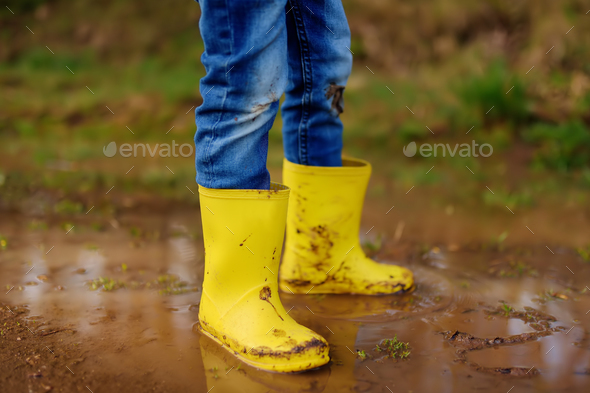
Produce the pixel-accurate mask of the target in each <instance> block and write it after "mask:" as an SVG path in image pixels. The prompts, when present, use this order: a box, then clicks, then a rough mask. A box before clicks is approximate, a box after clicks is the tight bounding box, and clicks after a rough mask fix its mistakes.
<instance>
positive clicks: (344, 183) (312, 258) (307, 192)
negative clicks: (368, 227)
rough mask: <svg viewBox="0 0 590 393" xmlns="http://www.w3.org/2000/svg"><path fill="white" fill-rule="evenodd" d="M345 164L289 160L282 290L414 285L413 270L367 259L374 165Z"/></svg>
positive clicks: (369, 290) (366, 290) (395, 289)
mask: <svg viewBox="0 0 590 393" xmlns="http://www.w3.org/2000/svg"><path fill="white" fill-rule="evenodd" d="M342 164H343V166H342V167H313V166H305V165H298V164H293V163H291V162H289V161H287V160H285V161H284V164H283V181H284V182H285V184H287V185H288V186H289V187H290V188H291V190H292V191H291V193H292V194H291V199H290V201H289V213H288V217H287V240H286V242H285V256H284V258H283V264H282V265H281V275H280V276H281V277H280V279H281V282H280V283H281V290H283V291H284V292H293V293H312V294H313V293H339V294H340V293H355V294H365V295H378V294H391V293H401V292H406V291H409V290H411V289H412V287H413V283H414V281H413V276H412V272H411V271H409V270H408V269H406V268H404V267H401V266H395V265H387V264H381V263H377V262H375V261H373V260H371V259H370V258H367V257H366V256H365V254H364V252H363V250H362V249H361V246H360V242H359V237H358V233H359V227H360V220H361V212H362V207H363V201H364V198H365V191H366V189H367V184H368V182H369V178H370V176H371V165H370V164H369V163H368V162H366V161H362V160H357V159H343V160H342Z"/></svg>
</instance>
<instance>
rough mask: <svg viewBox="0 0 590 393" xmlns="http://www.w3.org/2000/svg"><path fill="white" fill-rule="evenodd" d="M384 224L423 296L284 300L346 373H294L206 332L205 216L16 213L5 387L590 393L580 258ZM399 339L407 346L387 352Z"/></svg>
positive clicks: (6, 302) (8, 224) (589, 295)
mask: <svg viewBox="0 0 590 393" xmlns="http://www.w3.org/2000/svg"><path fill="white" fill-rule="evenodd" d="M367 216H368V217H369V218H371V214H368V215H367ZM369 218H366V219H367V220H368V219H369ZM64 221H67V222H65V223H64ZM367 224H368V222H367ZM371 225H376V229H374V230H373V233H389V235H388V236H389V237H385V238H384V239H383V242H382V245H380V246H379V247H375V246H374V244H373V245H371V246H369V247H368V248H369V249H370V251H371V252H372V253H373V254H374V255H375V258H376V259H378V260H382V261H388V260H389V261H392V260H403V261H404V264H406V265H407V266H409V267H410V268H411V269H412V270H413V271H414V272H415V276H416V277H417V289H416V291H415V292H413V293H411V294H406V295H403V296H379V297H367V296H331V295H328V296H318V295H313V296H295V295H291V294H282V295H281V298H282V300H283V302H284V304H285V307H286V309H290V308H291V307H293V309H292V311H291V315H292V316H293V317H294V318H295V319H296V320H297V321H299V322H300V323H302V324H303V325H305V326H308V327H310V328H312V329H314V330H316V331H318V332H319V333H321V334H322V335H323V336H324V337H326V338H327V340H328V341H329V343H330V345H331V357H332V362H331V363H330V364H329V365H328V366H326V367H323V368H321V369H318V370H316V371H311V372H307V373H303V374H298V375H279V374H271V373H266V372H261V371H257V370H255V369H252V368H251V367H249V366H246V365H244V364H241V363H240V362H239V361H238V360H236V359H235V358H234V357H233V356H231V355H229V354H228V353H227V352H225V351H224V350H222V349H221V348H219V347H218V345H216V344H215V343H213V342H212V341H210V340H209V339H207V338H205V337H202V336H200V335H199V334H198V333H196V332H194V331H193V324H194V323H195V321H196V319H197V313H198V305H199V299H200V282H201V280H202V271H203V251H202V240H201V234H200V221H199V212H198V211H197V210H187V209H180V208H177V209H172V210H171V211H167V212H165V213H160V212H157V211H156V212H150V211H147V212H137V211H130V212H128V213H122V214H119V215H118V216H117V217H116V218H104V217H102V216H101V215H92V214H88V215H79V217H78V216H76V218H75V219H70V220H61V219H47V220H45V221H44V220H43V219H42V218H39V217H36V218H35V217H32V216H27V215H22V214H12V213H10V214H9V213H3V214H2V220H1V221H0V233H1V234H2V235H3V237H4V238H5V241H6V242H7V243H6V247H5V250H3V251H2V252H0V277H1V279H0V284H1V285H3V288H4V289H3V291H2V292H1V293H0V303H1V304H2V311H1V312H0V317H1V318H2V321H1V322H2V323H1V324H0V325H3V326H0V329H1V330H2V331H1V336H0V343H1V344H0V345H1V346H2V361H1V362H0V374H1V375H0V385H2V386H3V387H2V389H0V390H2V391H28V392H46V391H64V392H66V391H67V392H70V391H79V392H83V391H91V392H93V393H100V392H111V391H117V392H132V391H133V392H136V391H155V392H181V391H191V392H209V391H212V392H248V393H253V392H337V391H338V392H341V391H344V392H347V391H357V392H426V391H428V392H471V391H478V392H509V391H510V392H514V393H516V392H531V391H536V392H556V391H557V392H559V391H568V392H582V391H587V388H588V386H590V338H589V335H588V318H589V317H590V315H589V314H588V311H589V310H590V289H589V288H588V287H587V286H590V272H589V269H588V268H587V267H588V265H587V262H584V261H583V259H582V258H581V257H580V256H579V255H578V254H577V253H576V252H575V250H574V249H573V248H568V247H565V246H564V247H557V248H555V249H553V250H552V251H551V253H550V252H548V251H547V249H546V248H545V247H544V246H543V245H527V246H526V247H515V246H510V245H508V246H506V247H498V246H497V245H492V246H490V245H489V244H487V243H486V242H487V240H485V241H484V240H481V239H480V242H479V243H478V242H477V239H475V240H473V237H471V238H470V242H469V244H460V243H457V244H455V243H453V244H448V242H442V243H440V244H438V245H437V244H436V242H432V243H431V245H429V246H427V247H426V246H425V245H424V243H423V242H418V241H416V240H413V239H415V237H413V236H414V235H412V233H411V232H410V233H408V232H406V233H404V235H403V236H401V235H400V234H399V223H398V222H397V221H396V220H394V221H392V222H385V221H383V220H381V221H380V223H379V222H378V223H377V224H373V223H371ZM371 225H368V226H366V228H364V229H369V228H370V227H371ZM72 227H73V228H72ZM396 229H397V230H396ZM380 231H381V232H380ZM441 233H442V232H441ZM468 235H470V234H469V233H466V234H465V237H466V238H468V237H469V236H468ZM486 239H487V237H486ZM369 240H371V239H369ZM371 241H374V239H373V240H371ZM570 269H571V270H572V271H574V272H575V273H572V272H570ZM384 339H394V340H395V341H393V342H397V343H402V344H404V346H400V348H401V350H400V351H398V352H395V351H394V353H389V352H388V351H386V350H381V351H378V350H376V346H377V345H378V344H380V343H381V347H384V344H383V340H384ZM400 345H401V344H400ZM402 350H403V351H402Z"/></svg>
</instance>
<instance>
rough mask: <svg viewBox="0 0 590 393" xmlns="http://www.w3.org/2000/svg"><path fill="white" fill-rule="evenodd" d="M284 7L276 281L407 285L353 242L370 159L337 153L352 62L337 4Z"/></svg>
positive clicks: (291, 287)
mask: <svg viewBox="0 0 590 393" xmlns="http://www.w3.org/2000/svg"><path fill="white" fill-rule="evenodd" d="M290 7H293V8H292V9H291V10H290V12H289V13H288V17H287V30H288V42H289V85H288V87H287V95H286V99H285V103H284V104H283V124H284V126H283V138H284V146H285V156H286V160H285V162H284V165H283V182H284V183H285V184H286V185H287V186H289V187H291V198H290V200H289V208H288V215H287V237H286V241H285V255H284V257H283V261H282V264H281V272H280V280H281V285H282V288H283V290H284V291H291V292H295V293H302V294H304V293H307V294H313V293H339V294H349V293H356V294H366V295H377V294H392V293H402V292H406V291H409V290H411V289H412V288H413V284H414V281H413V275H412V272H410V271H409V270H408V269H406V268H404V267H401V266H394V265H386V264H379V263H376V262H375V261H373V260H371V259H369V258H367V257H366V255H365V254H364V252H363V250H362V247H361V245H360V242H359V236H358V235H359V229H360V223H361V214H362V208H363V203H364V199H365V191H366V188H367V184H368V183H369V178H370V176H371V165H370V164H369V163H368V162H366V161H363V160H358V159H352V158H347V159H342V158H341V153H342V123H341V122H340V119H339V117H338V116H339V114H340V112H341V111H342V109H343V108H342V105H343V104H342V90H343V89H344V85H345V84H346V81H347V79H348V75H349V74H350V70H351V63H352V54H351V52H350V51H349V49H348V48H349V47H350V31H349V28H348V22H347V21H346V17H345V15H344V10H343V8H342V3H341V2H340V0H290V1H289V4H288V5H287V9H288V10H289V9H290Z"/></svg>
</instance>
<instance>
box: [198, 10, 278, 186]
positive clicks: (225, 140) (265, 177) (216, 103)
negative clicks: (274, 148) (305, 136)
mask: <svg viewBox="0 0 590 393" xmlns="http://www.w3.org/2000/svg"><path fill="white" fill-rule="evenodd" d="M286 1H287V0H265V1H248V0H240V1H230V0H201V1H200V6H201V11H202V14H201V19H200V21H199V27H200V31H201V36H202V38H203V42H204V44H205V52H204V53H203V56H202V58H201V60H202V63H203V65H204V66H205V69H206V71H207V75H206V76H205V77H204V78H203V79H201V85H200V90H201V95H202V96H203V104H202V105H201V106H199V107H198V108H197V111H196V123H197V133H196V135H195V144H196V167H197V183H199V184H200V185H202V186H205V187H208V188H229V189H267V190H268V189H269V185H270V176H269V173H268V171H267V169H266V157H267V151H268V131H269V130H270V128H271V126H272V123H273V121H274V119H275V116H276V114H277V111H278V107H279V98H280V97H281V95H282V94H283V91H284V89H285V86H286V83H287V66H286V65H287V49H286V48H287V33H286V28H285V8H284V7H285V3H286Z"/></svg>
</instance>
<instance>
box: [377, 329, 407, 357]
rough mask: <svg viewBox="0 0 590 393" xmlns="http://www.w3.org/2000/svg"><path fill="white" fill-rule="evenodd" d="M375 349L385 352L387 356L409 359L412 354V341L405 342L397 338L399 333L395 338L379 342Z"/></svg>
mask: <svg viewBox="0 0 590 393" xmlns="http://www.w3.org/2000/svg"><path fill="white" fill-rule="evenodd" d="M375 351H377V352H385V353H386V357H387V358H392V359H407V358H408V356H410V353H411V348H410V343H405V342H403V341H399V340H398V339H397V335H395V336H394V337H393V338H387V339H385V340H382V341H381V342H380V343H379V344H377V346H376V348H375Z"/></svg>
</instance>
